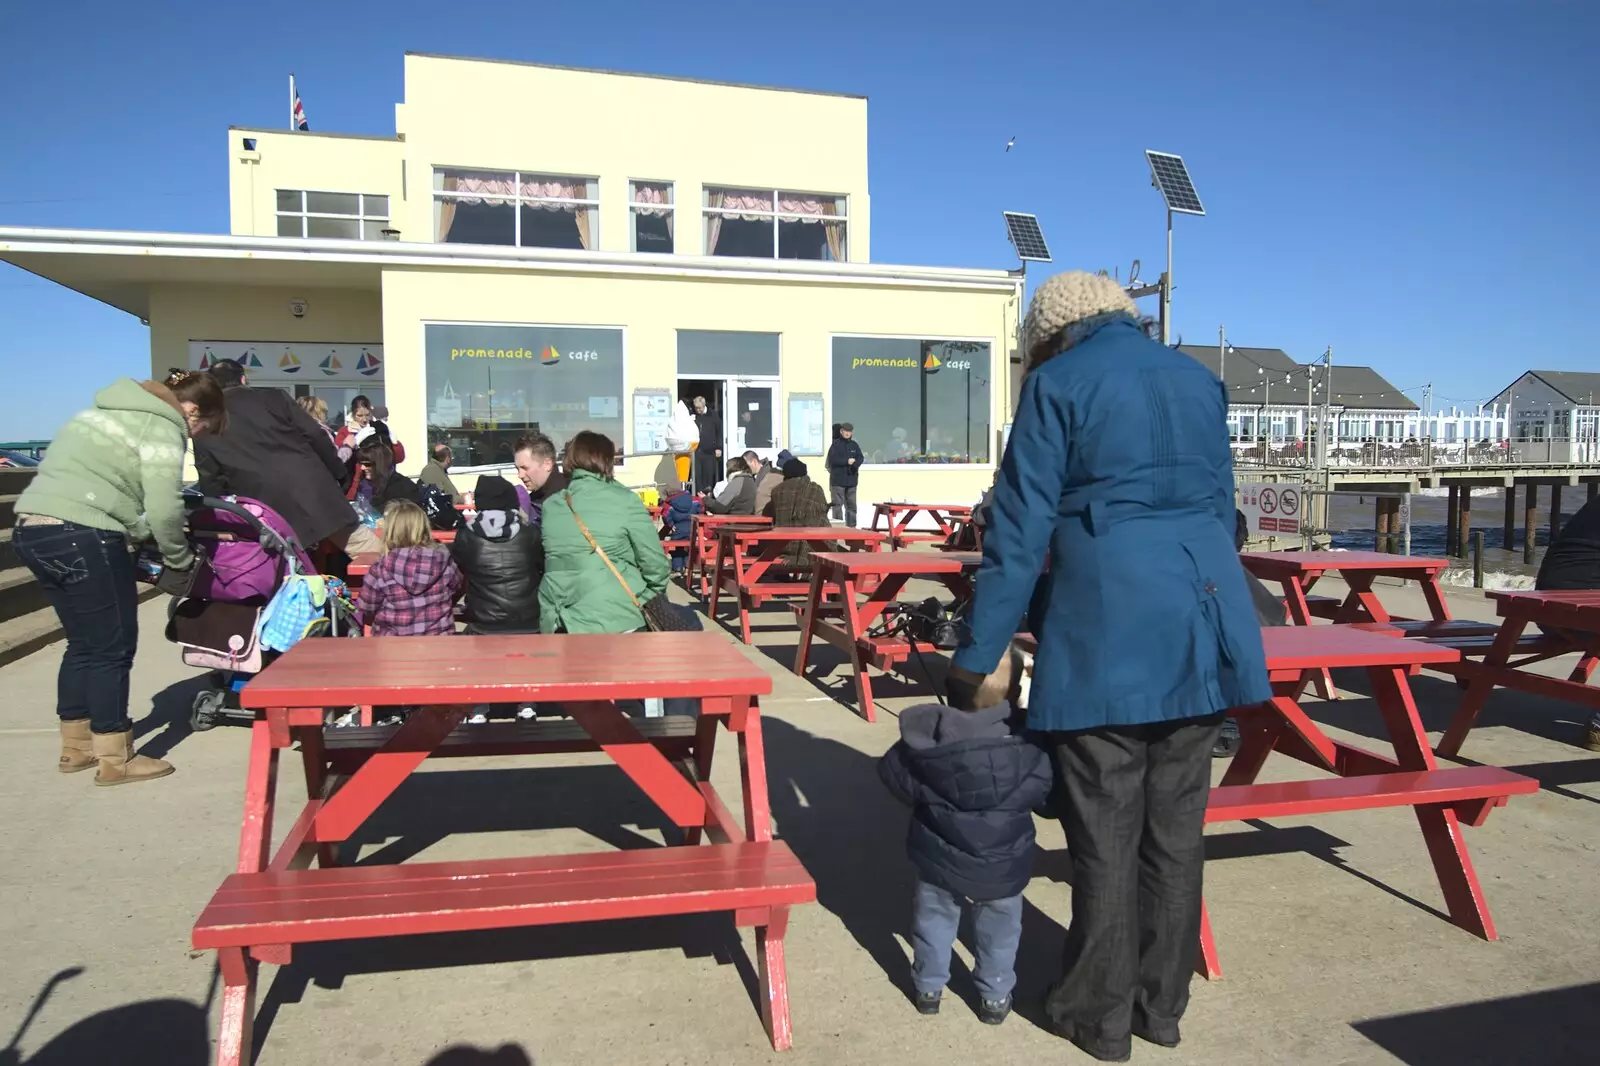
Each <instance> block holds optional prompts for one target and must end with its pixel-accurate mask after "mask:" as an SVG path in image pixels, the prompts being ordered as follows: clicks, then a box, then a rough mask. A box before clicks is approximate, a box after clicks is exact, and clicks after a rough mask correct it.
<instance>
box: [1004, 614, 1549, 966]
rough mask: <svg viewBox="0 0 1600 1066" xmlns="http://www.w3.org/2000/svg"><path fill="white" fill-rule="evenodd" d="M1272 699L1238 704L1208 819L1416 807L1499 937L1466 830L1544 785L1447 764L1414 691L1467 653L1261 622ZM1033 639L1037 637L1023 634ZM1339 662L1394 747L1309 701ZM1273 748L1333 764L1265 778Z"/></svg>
mask: <svg viewBox="0 0 1600 1066" xmlns="http://www.w3.org/2000/svg"><path fill="white" fill-rule="evenodd" d="M1261 638H1262V642H1263V644H1264V645H1265V647H1266V654H1267V672H1268V677H1269V679H1270V680H1271V682H1272V690H1273V694H1274V695H1273V699H1272V701H1271V702H1270V703H1265V704H1262V705H1261V706H1259V707H1248V708H1238V709H1235V710H1234V711H1233V712H1231V713H1232V714H1233V716H1234V717H1235V718H1236V719H1237V720H1238V723H1239V732H1240V738H1241V743H1240V747H1239V750H1238V751H1237V752H1236V753H1235V754H1234V756H1233V760H1232V762H1231V763H1230V764H1229V765H1228V769H1227V771H1226V772H1225V773H1224V774H1223V777H1222V783H1221V784H1220V785H1218V786H1216V787H1214V788H1212V789H1211V794H1210V798H1209V800H1208V801H1207V804H1206V822H1207V823H1208V824H1209V823H1212V822H1227V821H1238V820H1242V819H1259V818H1297V817H1304V816H1306V815H1313V814H1325V813H1330V812H1333V811H1353V810H1368V809H1373V808H1378V807H1411V808H1412V809H1413V810H1415V811H1416V816H1417V824H1418V825H1419V826H1420V827H1421V829H1422V838H1423V842H1424V843H1425V844H1426V845H1427V849H1428V855H1429V857H1430V859H1431V860H1432V862H1433V869H1434V874H1435V875H1436V876H1437V877H1438V879H1439V888H1440V889H1441V891H1442V892H1443V893H1444V899H1445V905H1446V907H1447V908H1448V910H1449V913H1450V920H1451V921H1452V922H1454V923H1455V924H1456V925H1459V926H1460V927H1461V928H1463V929H1465V930H1467V931H1468V932H1470V933H1474V934H1476V935H1478V936H1481V937H1483V938H1484V939H1485V940H1494V939H1496V938H1497V936H1498V934H1497V933H1496V932H1495V927H1494V920H1493V919H1492V918H1491V917H1490V914H1489V904H1488V902H1487V900H1485V898H1484V895H1483V889H1482V887H1481V886H1480V885H1479V884H1478V875H1477V873H1476V871H1475V870H1474V869H1473V866H1472V857H1471V855H1469V854H1468V852H1467V845H1466V841H1465V840H1464V839H1463V838H1462V835H1461V823H1462V822H1465V823H1466V824H1468V825H1482V824H1483V822H1484V820H1485V819H1486V818H1488V816H1489V812H1490V811H1491V810H1493V809H1494V808H1495V807H1499V806H1503V805H1504V804H1505V803H1506V801H1507V800H1508V799H1509V798H1510V797H1511V796H1515V795H1526V794H1529V793H1532V792H1535V791H1537V790H1538V787H1539V783H1538V782H1537V781H1535V780H1534V779H1533V778H1530V777H1524V776H1523V775H1521V774H1515V773H1512V772H1511V771H1509V770H1503V769H1500V768H1499V767H1496V766H1467V767H1449V768H1446V769H1440V768H1439V766H1438V764H1437V763H1436V762H1435V761H1434V757H1433V752H1432V751H1430V750H1429V748H1428V737H1427V734H1426V733H1425V732H1424V731H1423V728H1422V720H1421V718H1420V717H1419V716H1418V714H1417V706H1416V703H1415V701H1414V700H1413V699H1412V696H1411V683H1410V676H1411V675H1412V674H1414V673H1416V672H1417V670H1418V669H1419V668H1421V667H1422V666H1440V665H1443V664H1447V663H1450V662H1454V661H1456V660H1457V659H1458V658H1459V653H1458V652H1456V651H1454V650H1453V649H1450V648H1443V647H1437V646H1434V645H1431V644H1429V643H1427V642H1426V641H1421V640H1402V639H1399V638H1398V637H1396V636H1394V635H1393V634H1392V633H1389V632H1385V631H1383V630H1382V629H1380V628H1378V627H1375V626H1372V625H1370V624H1358V625H1334V626H1317V627H1314V628H1299V627H1271V628H1266V629H1263V630H1262V631H1261ZM1018 640H1019V642H1023V643H1027V642H1028V641H1030V640H1031V638H1020V637H1019V638H1018ZM1338 667H1355V668H1360V669H1364V670H1366V671H1367V676H1368V678H1369V680H1370V682H1371V685H1372V693H1373V696H1374V698H1375V699H1376V702H1377V704H1378V710H1379V712H1380V714H1381V715H1382V717H1383V722H1384V725H1385V727H1386V728H1387V730H1388V735H1389V741H1390V744H1391V745H1392V746H1393V748H1394V755H1393V756H1392V757H1390V756H1387V755H1380V754H1378V753H1376V752H1371V751H1368V750H1366V749H1364V748H1359V747H1356V746H1354V745H1352V744H1347V743H1345V742H1344V741H1340V740H1334V739H1332V738H1331V737H1329V736H1328V735H1327V734H1326V733H1325V732H1323V730H1322V728H1321V727H1320V726H1318V725H1317V724H1316V723H1315V722H1313V721H1312V720H1311V719H1310V717H1309V716H1307V714H1306V712H1305V711H1304V710H1303V709H1302V708H1301V707H1300V704H1299V702H1298V698H1299V693H1300V692H1301V691H1302V690H1303V689H1304V687H1305V685H1304V678H1305V676H1306V674H1307V673H1308V672H1311V671H1320V670H1326V669H1331V668H1338ZM1273 752H1278V753H1279V754H1282V755H1286V756H1288V757H1289V758H1291V759H1296V760H1299V761H1300V762H1304V763H1308V764H1310V765H1311V766H1314V767H1316V768H1317V769H1318V770H1322V771H1325V772H1327V773H1331V774H1334V775H1335V776H1333V777H1319V778H1314V779H1311V780H1300V781H1272V782H1268V783H1264V784H1261V783H1257V782H1256V777H1257V776H1258V775H1259V774H1260V772H1261V768H1262V766H1263V765H1264V764H1265V763H1266V761H1267V758H1268V756H1270V755H1271V754H1272V753H1273ZM1196 968H1197V969H1198V970H1199V972H1200V973H1201V974H1202V975H1204V976H1205V977H1208V978H1215V977H1220V976H1221V975H1222V966H1221V963H1220V961H1219V959H1218V955H1217V948H1216V943H1215V940H1214V938H1213V936H1212V932H1211V921H1210V917H1209V914H1208V913H1207V912H1206V911H1205V910H1203V909H1202V912H1201V925H1200V952H1199V960H1198V963H1197V967H1196Z"/></svg>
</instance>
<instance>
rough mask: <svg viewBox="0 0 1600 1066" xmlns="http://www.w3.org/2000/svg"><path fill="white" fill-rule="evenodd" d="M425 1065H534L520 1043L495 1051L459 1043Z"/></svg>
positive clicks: (424, 1065)
mask: <svg viewBox="0 0 1600 1066" xmlns="http://www.w3.org/2000/svg"><path fill="white" fill-rule="evenodd" d="M423 1066H533V1059H532V1058H531V1057H530V1056H529V1055H528V1053H527V1052H526V1051H524V1050H523V1049H522V1046H521V1045H520V1044H501V1045H500V1046H499V1047H497V1048H495V1049H494V1050H493V1051H484V1050H483V1049H481V1048H475V1047H468V1046H467V1045H465V1044H458V1045H456V1046H455V1047H447V1048H445V1049H444V1050H443V1051H441V1052H439V1054H437V1055H435V1056H434V1057H433V1058H431V1059H429V1060H428V1061H427V1062H425V1063H423Z"/></svg>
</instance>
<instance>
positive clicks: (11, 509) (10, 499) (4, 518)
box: [0, 492, 22, 529]
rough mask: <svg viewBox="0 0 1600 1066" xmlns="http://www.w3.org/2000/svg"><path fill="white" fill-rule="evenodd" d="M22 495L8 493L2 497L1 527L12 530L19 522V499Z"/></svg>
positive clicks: (0, 509)
mask: <svg viewBox="0 0 1600 1066" xmlns="http://www.w3.org/2000/svg"><path fill="white" fill-rule="evenodd" d="M21 495H22V494H21V493H20V492H19V493H7V494H5V495H0V527H4V528H6V529H10V528H11V527H12V526H14V525H16V522H17V499H18V497H20V496H21Z"/></svg>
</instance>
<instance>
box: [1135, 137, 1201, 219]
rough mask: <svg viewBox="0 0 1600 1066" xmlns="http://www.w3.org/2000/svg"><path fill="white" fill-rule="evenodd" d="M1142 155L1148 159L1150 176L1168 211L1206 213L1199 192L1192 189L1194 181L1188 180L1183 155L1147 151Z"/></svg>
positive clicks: (1189, 213)
mask: <svg viewBox="0 0 1600 1066" xmlns="http://www.w3.org/2000/svg"><path fill="white" fill-rule="evenodd" d="M1144 157H1145V158H1146V159H1148V160H1150V176H1151V177H1152V178H1153V179H1155V185H1156V188H1158V189H1160V190H1161V196H1162V198H1163V199H1165V200H1166V201H1167V210H1168V211H1181V212H1183V213H1184V214H1186V215H1203V214H1205V213H1206V209H1205V208H1204V207H1202V206H1201V204H1200V194H1199V193H1197V192H1195V191H1194V182H1192V181H1190V180H1189V168H1188V167H1186V166H1184V165H1183V156H1181V155H1168V154H1166V153H1165V152H1149V151H1147V152H1145V154H1144Z"/></svg>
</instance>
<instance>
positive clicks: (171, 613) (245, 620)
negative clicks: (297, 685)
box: [167, 492, 355, 731]
mask: <svg viewBox="0 0 1600 1066" xmlns="http://www.w3.org/2000/svg"><path fill="white" fill-rule="evenodd" d="M184 504H185V506H186V507H187V509H188V531H189V541H190V543H191V544H192V545H193V546H194V549H195V555H196V561H195V568H196V570H195V577H194V583H193V585H192V586H191V587H190V589H189V593H188V595H186V596H184V597H182V598H180V599H174V600H173V601H172V604H171V606H170V608H169V610H168V615H167V639H168V640H170V641H172V642H173V643H175V644H177V645H179V646H180V647H182V648H183V662H184V665H186V666H202V667H211V668H212V669H213V670H214V671H215V672H214V673H213V675H212V686H211V687H209V688H206V689H203V690H201V691H200V692H199V693H197V694H196V695H195V698H194V703H193V705H192V706H191V708H190V715H189V723H190V725H191V726H192V727H193V728H194V729H195V730H197V731H202V730H206V729H210V728H212V727H213V726H215V725H216V724H217V723H218V722H219V721H221V720H222V719H225V718H233V719H238V720H241V721H252V720H254V717H255V716H254V714H253V713H251V712H249V711H245V710H242V709H241V708H240V707H239V700H238V693H239V690H240V689H242V688H243V687H244V685H245V682H246V681H248V680H249V679H250V678H251V677H252V676H254V675H255V674H257V673H260V672H261V670H262V668H263V667H265V666H266V665H267V664H269V663H270V662H272V660H273V659H274V658H276V657H277V655H278V654H279V653H278V652H277V651H274V650H271V649H270V648H265V647H263V637H262V631H263V625H262V614H263V612H265V611H268V609H269V605H272V604H273V603H274V599H275V597H277V596H278V593H279V591H280V590H282V589H283V588H284V586H285V584H286V583H288V581H289V580H290V578H292V577H299V578H307V577H313V578H314V577H316V575H317V569H316V566H315V564H313V562H312V561H311V556H310V555H309V554H307V552H306V551H305V549H304V548H302V547H301V546H300V544H299V542H298V541H296V539H295V535H294V530H293V529H291V528H290V526H289V523H287V522H285V521H284V520H283V518H282V517H281V516H279V515H278V513H277V512H275V511H274V510H272V508H270V507H268V506H267V505H266V504H264V503H261V502H260V501H259V500H252V499H248V498H246V497H227V498H225V499H217V498H214V497H209V496H201V495H199V494H197V493H194V492H186V493H185V494H184ZM325 580H326V581H327V582H328V583H329V584H328V586H327V587H326V595H325V597H324V599H323V603H322V605H321V607H320V608H317V609H316V611H315V614H313V615H311V616H309V617H306V616H305V611H306V607H307V605H308V604H309V603H310V602H311V601H310V600H309V599H307V600H304V601H303V602H301V603H300V604H298V605H297V606H298V607H299V609H300V613H299V614H296V615H294V616H292V617H293V618H294V619H295V621H294V625H293V631H292V633H291V634H290V635H289V637H288V639H282V638H281V636H280V637H277V638H275V640H277V642H278V643H279V644H280V646H281V645H287V644H289V643H293V642H294V641H295V640H298V639H300V638H302V637H310V636H345V635H353V633H354V630H355V626H354V625H353V623H352V613H351V609H350V606H349V602H348V598H347V597H346V595H345V593H344V590H343V586H342V584H335V579H332V578H328V579H325ZM289 617H291V616H289V615H288V614H286V615H285V618H286V619H287V618H289ZM302 621H303V624H302Z"/></svg>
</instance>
